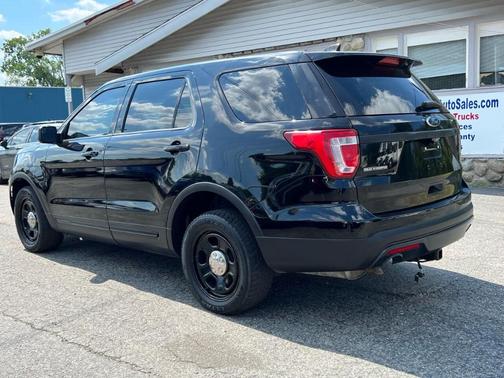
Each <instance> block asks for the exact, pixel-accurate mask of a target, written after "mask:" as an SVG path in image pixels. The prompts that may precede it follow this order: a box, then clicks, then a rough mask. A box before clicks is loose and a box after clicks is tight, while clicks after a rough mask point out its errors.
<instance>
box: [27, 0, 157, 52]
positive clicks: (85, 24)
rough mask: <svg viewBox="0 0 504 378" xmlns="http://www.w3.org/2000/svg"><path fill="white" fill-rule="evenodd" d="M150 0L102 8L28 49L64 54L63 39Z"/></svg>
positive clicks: (29, 46)
mask: <svg viewBox="0 0 504 378" xmlns="http://www.w3.org/2000/svg"><path fill="white" fill-rule="evenodd" d="M148 1H149V0H123V1H121V2H119V3H116V4H113V5H111V6H109V7H107V8H105V9H102V10H100V11H98V12H96V13H93V14H91V15H90V16H88V17H86V18H84V19H82V20H79V21H77V22H74V23H73V24H70V25H68V26H66V27H64V28H63V29H60V30H58V31H56V32H54V33H51V34H48V35H46V36H45V37H42V38H39V39H37V40H35V41H33V42H30V43H29V44H27V45H26V50H27V51H32V52H35V53H40V54H50V55H63V41H64V40H65V39H67V38H70V37H71V36H74V35H76V34H78V33H80V32H82V31H84V30H86V29H88V28H90V27H93V26H95V25H97V24H99V23H102V22H104V21H106V20H109V19H111V18H114V17H116V16H118V15H119V14H122V13H124V12H126V11H129V10H130V9H132V8H134V7H135V6H139V5H140V4H142V3H147V2H148Z"/></svg>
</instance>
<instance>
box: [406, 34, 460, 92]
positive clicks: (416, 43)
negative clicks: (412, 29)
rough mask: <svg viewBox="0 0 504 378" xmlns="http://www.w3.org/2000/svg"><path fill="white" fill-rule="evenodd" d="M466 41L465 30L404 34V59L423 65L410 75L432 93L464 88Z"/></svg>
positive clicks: (415, 68) (414, 69)
mask: <svg viewBox="0 0 504 378" xmlns="http://www.w3.org/2000/svg"><path fill="white" fill-rule="evenodd" d="M466 40H467V28H466V27H460V28H453V29H444V30H438V31H434V32H425V33H414V34H408V35H407V45H408V56H409V57H411V58H413V59H416V60H420V61H422V62H423V64H422V65H421V66H417V67H414V68H413V72H414V73H415V75H416V76H417V77H419V78H420V79H422V81H423V82H424V83H425V84H427V86H429V88H431V89H434V90H437V89H452V88H465V86H466V76H467V74H466V71H467V63H466V62H467V56H466V55H467V47H466V44H467V43H466Z"/></svg>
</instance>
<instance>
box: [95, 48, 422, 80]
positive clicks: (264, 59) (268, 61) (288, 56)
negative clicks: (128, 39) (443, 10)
mask: <svg viewBox="0 0 504 378" xmlns="http://www.w3.org/2000/svg"><path fill="white" fill-rule="evenodd" d="M349 55H362V56H383V57H387V56H391V57H395V58H400V59H405V60H407V61H410V62H411V63H414V64H415V65H419V64H421V62H419V61H415V60H413V59H411V58H408V57H406V56H398V55H391V54H379V53H370V52H355V51H352V52H347V51H310V52H308V51H280V52H271V53H264V54H255V55H243V56H238V57H233V58H225V59H212V60H207V61H201V62H195V63H188V64H183V65H178V66H171V67H167V68H161V69H158V70H154V71H148V72H142V73H138V74H134V75H129V76H124V77H120V78H117V79H115V80H112V81H110V82H108V83H106V84H104V85H108V84H111V83H119V82H123V81H127V80H134V79H142V78H144V77H147V76H152V75H153V74H154V75H159V74H163V73H167V74H168V73H170V72H176V71H184V70H188V69H190V68H191V67H201V66H205V70H206V71H213V72H214V73H219V72H220V71H223V66H226V69H230V68H231V69H237V68H247V67H252V66H268V65H279V64H291V63H301V62H309V61H316V60H322V59H328V58H333V57H338V56H349Z"/></svg>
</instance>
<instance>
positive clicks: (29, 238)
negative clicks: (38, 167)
mask: <svg viewBox="0 0 504 378" xmlns="http://www.w3.org/2000/svg"><path fill="white" fill-rule="evenodd" d="M30 213H33V216H34V217H35V227H30V224H29V222H28V217H29V214H30ZM14 217H15V220H16V229H17V232H18V235H19V239H20V240H21V243H23V245H24V247H25V249H26V250H27V251H29V252H34V253H41V252H46V251H49V250H52V249H55V248H56V247H58V246H59V245H60V243H61V241H62V240H63V234H61V233H59V232H57V231H55V230H54V229H53V228H52V227H51V226H50V225H49V222H48V221H47V217H46V215H45V213H44V209H43V208H42V205H41V204H40V202H39V200H38V198H37V196H36V195H35V193H34V192H33V189H32V188H30V187H24V188H22V189H21V190H20V191H19V192H18V194H17V195H16V199H15V201H14ZM32 219H33V218H32Z"/></svg>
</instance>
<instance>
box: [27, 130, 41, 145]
mask: <svg viewBox="0 0 504 378" xmlns="http://www.w3.org/2000/svg"><path fill="white" fill-rule="evenodd" d="M38 131H39V128H38V127H34V128H33V131H32V133H31V135H30V139H29V140H28V143H34V142H38Z"/></svg>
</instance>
